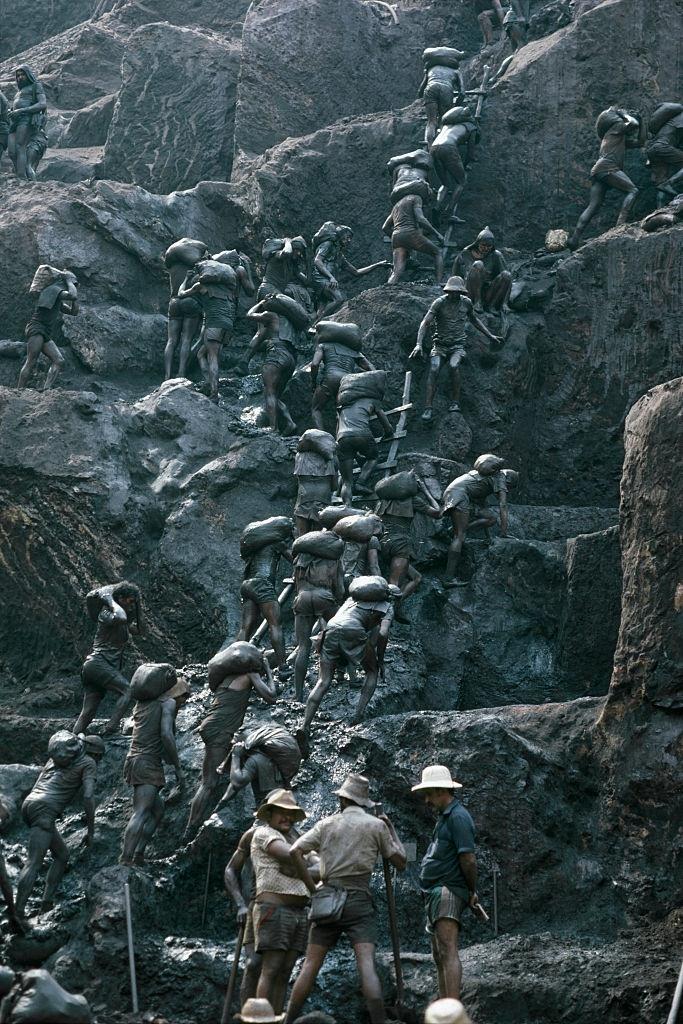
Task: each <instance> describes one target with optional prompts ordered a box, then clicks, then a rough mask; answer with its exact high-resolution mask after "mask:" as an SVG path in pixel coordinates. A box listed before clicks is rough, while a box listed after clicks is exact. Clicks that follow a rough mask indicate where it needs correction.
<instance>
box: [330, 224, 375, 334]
mask: <svg viewBox="0 0 683 1024" xmlns="http://www.w3.org/2000/svg"><path fill="white" fill-rule="evenodd" d="M352 238H353V231H352V230H351V228H350V227H348V226H347V225H346V224H334V223H333V222H332V221H326V222H325V224H323V226H322V227H321V228H320V230H319V231H318V232H317V234H315V235H314V236H313V245H314V246H315V256H314V258H313V274H312V280H313V286H314V288H315V291H316V297H317V300H318V309H317V317H318V319H319V320H322V319H324V318H325V317H328V316H331V315H332V314H333V313H335V312H336V311H337V310H338V309H339V307H340V306H341V305H342V303H343V302H344V300H345V299H346V296H345V294H344V292H343V291H342V290H341V288H340V287H339V277H340V274H341V272H342V271H345V272H346V273H347V274H350V275H351V276H352V277H365V276H366V274H371V273H372V271H373V270H377V269H378V268H379V267H387V266H389V264H388V263H387V261H386V260H378V261H377V262H375V263H371V264H369V266H367V267H354V265H353V263H351V262H350V260H349V259H348V257H347V255H346V252H347V249H348V247H349V245H350V244H351V240H352Z"/></svg>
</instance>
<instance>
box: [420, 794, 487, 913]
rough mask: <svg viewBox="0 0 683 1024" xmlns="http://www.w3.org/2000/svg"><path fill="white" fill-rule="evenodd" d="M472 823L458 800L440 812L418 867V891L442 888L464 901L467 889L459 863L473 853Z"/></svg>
mask: <svg viewBox="0 0 683 1024" xmlns="http://www.w3.org/2000/svg"><path fill="white" fill-rule="evenodd" d="M474 847H475V836H474V822H473V821H472V818H471V817H470V814H469V812H468V811H467V810H466V809H465V808H464V807H463V805H462V803H461V802H460V800H454V801H453V803H452V804H450V806H448V807H447V808H446V810H445V811H442V812H441V814H440V815H439V817H438V820H437V822H436V825H435V826H434V834H433V836H432V842H431V843H430V846H429V849H428V850H427V852H426V854H425V855H424V858H423V860H422V864H421V865H420V887H421V888H422V889H423V891H425V892H427V891H428V890H429V889H432V888H433V887H434V886H435V885H445V886H446V887H447V888H448V889H450V890H451V892H454V893H456V894H457V895H458V896H462V897H463V899H467V897H468V896H469V888H468V886H467V882H466V881H465V876H464V875H463V873H462V869H461V867H460V861H459V859H458V856H459V854H461V853H474Z"/></svg>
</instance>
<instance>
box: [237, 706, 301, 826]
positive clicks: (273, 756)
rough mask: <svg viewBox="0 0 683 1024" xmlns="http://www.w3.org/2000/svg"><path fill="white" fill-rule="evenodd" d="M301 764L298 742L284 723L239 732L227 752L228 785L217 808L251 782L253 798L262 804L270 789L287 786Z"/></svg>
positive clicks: (289, 785) (289, 786)
mask: <svg viewBox="0 0 683 1024" xmlns="http://www.w3.org/2000/svg"><path fill="white" fill-rule="evenodd" d="M300 764H301V751H300V750H299V744H298V743H297V741H296V740H295V738H294V737H293V736H292V734H291V733H290V732H288V731H287V729H285V728H284V726H281V725H275V724H273V725H259V726H257V727H256V728H255V729H252V730H251V731H250V732H248V733H247V734H246V735H245V734H244V733H243V732H242V731H240V732H239V733H237V734H236V742H235V743H233V745H232V751H231V754H230V785H229V786H228V788H227V791H226V793H225V796H224V797H223V798H222V800H221V801H220V803H219V804H218V807H222V806H223V805H224V804H226V803H228V801H230V800H232V799H233V797H235V796H236V795H237V794H238V793H239V792H241V790H243V789H245V788H246V787H247V786H248V785H251V790H252V793H253V794H254V800H255V802H256V804H257V806H258V805H260V804H262V803H263V801H264V800H265V798H266V796H267V794H268V793H269V792H270V791H271V790H272V789H290V788H291V784H292V780H293V779H294V777H295V775H296V773H297V772H298V770H299V765H300Z"/></svg>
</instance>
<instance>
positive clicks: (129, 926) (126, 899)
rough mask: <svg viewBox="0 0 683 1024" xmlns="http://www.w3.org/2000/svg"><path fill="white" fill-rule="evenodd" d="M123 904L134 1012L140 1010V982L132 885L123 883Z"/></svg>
mask: <svg viewBox="0 0 683 1024" xmlns="http://www.w3.org/2000/svg"><path fill="white" fill-rule="evenodd" d="M123 904H124V907H125V910H126V933H127V935H128V967H129V969H130V995H131V1000H132V1003H133V1013H137V1012H138V1009H139V1007H138V983H137V978H136V977H135V951H134V949H133V917H132V914H131V911H130V886H129V885H128V882H124V884H123Z"/></svg>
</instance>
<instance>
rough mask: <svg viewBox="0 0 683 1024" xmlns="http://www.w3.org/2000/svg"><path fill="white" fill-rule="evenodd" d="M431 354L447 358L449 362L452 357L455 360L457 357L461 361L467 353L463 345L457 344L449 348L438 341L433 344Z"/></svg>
mask: <svg viewBox="0 0 683 1024" xmlns="http://www.w3.org/2000/svg"><path fill="white" fill-rule="evenodd" d="M429 354H430V356H438V357H439V359H445V360H447V362H449V363H450V361H451V360H452V359H453V360H454V361H455V358H457V361H458V362H461V361H462V360H463V359H464V358H465V355H466V353H465V349H464V348H463V347H462V345H456V346H455V348H447V347H446V346H445V345H440V344H439V343H438V342H436V341H435V342H434V344H433V345H432V351H431V352H430V353H429Z"/></svg>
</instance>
